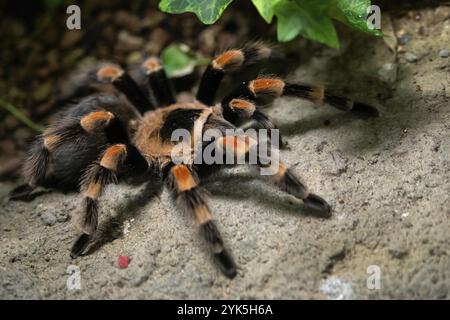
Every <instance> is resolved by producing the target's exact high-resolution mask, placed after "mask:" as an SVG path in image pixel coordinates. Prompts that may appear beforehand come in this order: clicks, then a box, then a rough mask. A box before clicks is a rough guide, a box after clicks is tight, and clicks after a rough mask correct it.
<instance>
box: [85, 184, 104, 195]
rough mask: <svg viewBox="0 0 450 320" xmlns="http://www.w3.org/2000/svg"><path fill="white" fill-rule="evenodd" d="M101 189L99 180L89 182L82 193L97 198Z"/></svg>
mask: <svg viewBox="0 0 450 320" xmlns="http://www.w3.org/2000/svg"><path fill="white" fill-rule="evenodd" d="M101 191H102V186H101V184H100V183H99V182H91V183H90V184H89V185H88V187H87V189H86V191H85V192H84V195H85V196H86V197H89V198H91V199H97V198H98V197H99V196H100V193H101Z"/></svg>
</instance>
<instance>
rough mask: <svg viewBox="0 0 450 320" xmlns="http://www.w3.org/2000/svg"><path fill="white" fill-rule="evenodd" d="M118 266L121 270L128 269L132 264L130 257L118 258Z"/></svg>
mask: <svg viewBox="0 0 450 320" xmlns="http://www.w3.org/2000/svg"><path fill="white" fill-rule="evenodd" d="M117 264H118V265H119V268H120V269H126V268H128V265H129V264H130V257H129V256H119V257H118V258H117Z"/></svg>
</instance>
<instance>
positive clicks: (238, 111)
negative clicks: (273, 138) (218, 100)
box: [222, 98, 283, 147]
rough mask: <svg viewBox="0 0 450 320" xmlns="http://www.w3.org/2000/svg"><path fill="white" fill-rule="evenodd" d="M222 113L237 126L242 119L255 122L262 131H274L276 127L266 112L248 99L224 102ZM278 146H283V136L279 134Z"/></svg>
mask: <svg viewBox="0 0 450 320" xmlns="http://www.w3.org/2000/svg"><path fill="white" fill-rule="evenodd" d="M222 113H223V117H224V118H225V119H226V120H227V121H229V122H231V123H232V124H236V121H237V120H238V119H239V118H240V117H242V118H245V119H252V120H254V121H255V122H256V123H257V124H258V125H259V126H260V127H261V128H262V129H267V130H269V131H270V130H273V129H275V125H274V123H273V121H272V119H271V118H270V117H269V116H268V115H267V114H265V113H264V112H262V111H260V110H258V108H257V106H256V102H255V101H251V100H247V99H239V98H234V99H231V100H230V101H227V100H224V101H222ZM277 142H278V146H279V147H281V146H283V141H282V138H281V134H278V141H277Z"/></svg>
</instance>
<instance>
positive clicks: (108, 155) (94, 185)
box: [70, 144, 145, 258]
mask: <svg viewBox="0 0 450 320" xmlns="http://www.w3.org/2000/svg"><path fill="white" fill-rule="evenodd" d="M143 162H145V160H144V159H143V157H142V156H141V155H140V154H139V152H138V151H137V149H136V148H135V147H134V146H132V145H125V144H114V145H111V146H110V147H108V148H107V149H106V150H105V152H104V153H103V154H102V156H101V158H100V160H99V161H97V162H94V163H93V164H92V165H91V166H90V167H89V168H88V169H87V170H86V172H85V174H84V176H83V178H82V180H81V192H82V193H83V195H84V198H83V205H82V208H83V209H82V210H81V211H79V212H77V213H78V214H77V215H76V216H75V219H74V223H75V226H76V227H77V229H79V230H80V231H81V233H82V234H81V236H80V237H79V238H78V239H77V241H76V242H75V244H74V245H73V247H72V250H71V254H70V255H71V257H72V258H76V257H77V256H79V255H80V254H81V253H82V251H83V250H84V249H85V247H86V246H87V244H88V243H87V242H88V241H89V240H90V239H91V238H92V236H93V235H94V234H95V231H96V230H97V225H98V211H99V207H98V199H99V198H100V196H101V195H102V193H103V191H104V189H105V187H106V186H107V185H108V184H111V183H117V179H118V172H119V170H122V169H123V168H124V167H126V166H133V169H134V168H136V167H142V166H143V165H144V163H143Z"/></svg>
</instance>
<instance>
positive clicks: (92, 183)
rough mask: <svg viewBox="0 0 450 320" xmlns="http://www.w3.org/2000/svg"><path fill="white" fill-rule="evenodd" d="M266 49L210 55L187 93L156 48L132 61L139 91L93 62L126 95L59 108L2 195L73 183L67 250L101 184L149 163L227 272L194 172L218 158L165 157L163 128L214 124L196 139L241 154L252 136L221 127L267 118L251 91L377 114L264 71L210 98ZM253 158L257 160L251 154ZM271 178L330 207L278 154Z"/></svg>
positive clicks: (93, 225)
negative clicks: (77, 196) (141, 79)
mask: <svg viewBox="0 0 450 320" xmlns="http://www.w3.org/2000/svg"><path fill="white" fill-rule="evenodd" d="M272 54H273V51H272V49H270V48H269V47H267V46H265V45H264V44H262V43H254V44H251V45H248V46H245V47H244V48H243V49H236V50H229V51H226V52H224V53H222V54H220V55H218V56H217V57H216V58H215V59H214V60H213V61H212V62H211V63H210V64H209V65H208V67H207V69H206V71H205V73H204V74H203V77H202V79H201V81H200V84H199V89H198V92H197V96H196V100H195V101H194V102H192V103H176V102H175V98H174V94H173V92H172V89H171V85H170V83H169V81H168V78H167V76H166V73H165V71H164V68H163V66H162V65H161V63H160V61H159V59H157V58H149V59H147V60H146V61H145V62H144V63H143V64H142V71H143V72H144V73H145V75H146V78H147V87H148V89H149V94H148V95H146V94H145V93H144V92H143V91H142V90H141V87H142V84H141V85H139V84H138V83H136V81H135V80H134V79H133V78H132V77H131V76H130V75H129V74H128V73H127V72H126V71H125V70H123V69H121V68H120V67H119V66H117V65H113V64H110V65H103V66H101V67H100V68H99V69H98V70H97V72H96V80H97V81H101V82H109V83H112V84H113V85H114V87H116V88H117V89H118V90H119V91H120V92H122V93H123V94H124V95H125V96H126V97H127V98H128V101H129V102H131V104H129V103H127V102H124V101H122V100H121V99H119V98H118V97H117V96H114V95H104V94H100V95H94V96H89V97H86V98H84V99H82V100H81V101H80V102H79V103H78V104H77V105H75V106H73V107H71V108H70V109H68V110H66V111H64V112H63V113H62V114H61V115H60V116H59V117H58V118H57V119H56V121H55V122H54V123H53V124H52V125H51V126H50V127H49V128H48V129H47V130H46V131H45V132H44V133H43V134H42V135H40V136H39V137H38V138H37V139H36V140H35V142H34V143H33V144H32V145H31V147H30V150H29V154H28V157H27V158H26V160H25V163H24V166H23V177H24V179H25V180H26V183H25V184H24V185H22V186H19V187H18V188H16V189H14V190H13V191H12V192H11V199H12V200H26V199H31V194H32V191H33V190H34V189H35V188H36V187H37V186H45V187H53V188H59V189H77V188H78V186H79V185H80V191H81V192H82V194H83V206H82V208H83V209H82V211H81V212H80V213H79V214H77V215H75V218H74V219H73V220H74V222H75V225H76V227H77V228H78V230H79V231H80V232H81V235H80V236H79V237H78V238H77V240H76V241H75V243H74V245H73V247H72V250H71V256H72V258H76V257H77V256H79V255H80V254H81V253H83V251H84V249H85V248H86V247H87V245H88V244H89V242H90V240H91V239H92V238H93V235H94V234H95V232H96V230H97V224H98V211H99V207H98V199H99V197H100V196H101V194H102V192H103V190H104V188H105V187H106V186H107V185H108V184H111V183H116V182H117V181H118V180H121V179H123V178H126V177H132V176H140V175H142V174H143V173H145V172H146V171H148V170H149V168H150V167H153V168H156V169H157V170H158V171H159V172H160V173H161V175H162V177H163V179H164V181H165V185H166V187H167V188H168V190H169V191H170V193H171V194H172V196H173V198H174V199H175V200H176V202H175V203H176V205H177V207H179V208H180V209H183V210H185V211H188V212H189V213H191V214H192V215H193V216H194V217H195V220H196V222H197V223H198V225H199V226H200V229H201V231H202V234H203V237H204V239H205V240H206V242H207V243H208V244H209V247H210V248H211V251H212V253H213V257H214V258H215V261H216V262H217V263H218V266H219V268H220V269H221V271H222V272H223V273H224V274H225V275H226V276H228V277H230V278H232V277H234V276H235V275H236V264H235V262H234V260H233V258H232V256H231V254H230V253H229V252H228V251H227V250H226V249H225V248H224V244H223V240H222V237H221V235H220V232H219V230H218V228H217V227H216V224H215V223H214V221H213V219H212V215H211V210H210V208H209V206H208V204H207V201H206V196H205V193H204V192H203V191H202V188H201V186H200V181H199V177H202V176H204V175H205V174H207V173H209V172H211V171H214V170H216V169H218V168H220V167H221V166H220V165H206V164H195V163H192V162H191V163H189V162H188V163H175V162H174V161H173V159H172V151H173V148H174V146H175V143H176V142H174V141H172V140H171V136H172V133H173V131H174V130H175V129H180V128H182V129H186V130H188V131H189V132H191V133H194V136H195V133H198V132H200V133H204V132H205V131H206V130H208V129H217V130H219V131H220V132H223V133H224V135H223V136H222V137H219V138H218V139H216V140H213V141H211V142H208V143H203V144H202V145H201V146H202V148H206V147H207V146H208V145H209V144H210V143H212V144H214V147H215V148H218V150H219V149H220V150H225V152H231V153H232V154H233V155H234V156H244V157H245V156H246V154H247V153H248V152H249V150H250V149H251V147H254V145H255V143H256V142H255V140H252V139H251V138H250V137H248V136H243V137H242V136H235V135H227V133H226V132H227V129H235V128H236V127H235V124H236V121H237V120H238V119H239V118H245V119H253V120H254V121H256V122H257V123H259V124H260V126H261V127H263V128H266V129H273V128H274V125H273V123H272V121H271V119H270V118H269V117H268V116H267V115H265V114H264V113H263V112H262V111H260V110H259V108H258V106H257V104H258V102H257V101H258V98H259V97H261V96H269V97H271V98H277V97H280V96H294V97H298V98H303V99H307V100H310V101H313V102H315V103H319V104H328V105H331V106H333V107H336V108H338V109H340V110H343V111H348V112H354V113H359V114H363V115H365V116H376V115H377V114H378V112H377V110H376V109H375V108H373V107H371V106H368V105H366V104H362V103H356V102H353V101H352V100H350V99H347V98H344V97H340V96H337V95H334V94H332V93H330V92H329V91H328V90H326V89H324V88H323V87H318V86H310V85H306V84H298V83H286V82H284V81H283V80H281V79H279V78H274V77H260V78H257V79H255V80H252V81H250V82H248V83H242V84H241V85H240V86H239V87H238V89H237V90H235V91H233V92H231V93H230V94H229V95H227V96H226V97H225V98H224V99H223V100H222V101H221V103H219V104H216V105H214V98H215V95H216V92H217V90H218V88H219V85H220V83H221V80H222V78H223V77H224V76H225V75H226V74H227V73H228V72H229V71H232V70H236V69H239V68H241V67H245V66H247V65H250V64H253V63H255V62H257V61H260V60H264V59H270V58H271V56H272ZM194 131H195V132H194ZM242 138H244V139H242ZM255 165H256V166H260V167H264V166H267V164H263V162H262V161H259V159H258V161H257V162H256V163H255ZM271 179H272V180H273V181H274V182H275V183H276V184H277V185H278V186H279V187H280V188H281V189H282V190H284V191H286V192H287V193H289V194H291V195H293V196H295V197H297V198H299V199H301V200H302V201H303V202H304V204H305V205H306V206H307V207H310V208H312V209H314V210H317V211H318V212H321V213H322V214H323V215H325V216H328V215H329V214H330V212H331V207H330V206H329V205H328V204H327V202H326V201H325V200H323V199H322V198H321V197H319V196H317V195H315V194H313V193H310V192H309V191H308V190H307V188H306V186H305V185H304V184H303V183H302V182H301V181H300V179H299V178H298V177H297V176H296V174H295V173H294V171H293V170H291V169H289V168H288V167H287V166H286V165H285V164H284V163H282V162H279V163H278V164H277V166H276V170H274V171H273V172H272V175H271Z"/></svg>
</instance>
